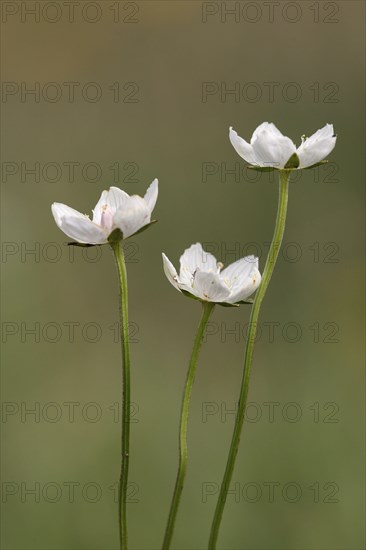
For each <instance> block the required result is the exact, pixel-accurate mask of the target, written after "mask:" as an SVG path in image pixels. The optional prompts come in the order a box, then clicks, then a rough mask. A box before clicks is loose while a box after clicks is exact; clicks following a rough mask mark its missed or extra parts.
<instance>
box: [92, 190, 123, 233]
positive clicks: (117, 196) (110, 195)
mask: <svg viewBox="0 0 366 550" xmlns="http://www.w3.org/2000/svg"><path fill="white" fill-rule="evenodd" d="M129 198H130V197H129V195H128V194H127V193H125V192H124V191H122V189H118V187H110V189H109V191H103V193H102V194H101V197H100V199H99V201H98V202H97V204H96V205H95V208H94V210H93V222H94V223H97V224H99V225H100V224H101V218H102V208H103V206H104V205H107V206H109V207H110V208H111V209H112V211H113V213H114V212H116V210H118V208H120V207H122V206H123V205H124V204H125V202H126V200H127V199H129Z"/></svg>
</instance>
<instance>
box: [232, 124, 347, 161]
mask: <svg viewBox="0 0 366 550" xmlns="http://www.w3.org/2000/svg"><path fill="white" fill-rule="evenodd" d="M229 136H230V141H231V143H232V145H233V147H234V149H235V150H236V152H237V153H238V154H239V155H240V156H241V157H242V158H243V159H244V160H246V161H247V162H249V164H251V165H253V166H260V167H269V168H278V169H283V168H292V169H294V168H299V169H301V168H309V167H311V166H313V165H314V164H317V163H318V162H321V161H322V160H323V159H324V158H325V157H327V156H328V155H329V153H330V152H331V151H333V149H334V147H335V144H336V139H337V137H336V136H335V135H334V130H333V124H326V125H325V126H324V127H323V128H321V129H320V130H318V131H317V132H315V134H313V135H312V136H311V137H310V138H305V137H302V138H301V139H302V143H301V145H300V147H298V148H296V145H295V144H294V142H293V141H292V140H291V139H290V138H288V137H286V136H284V135H282V134H281V132H280V131H279V130H278V128H276V126H275V125H274V124H272V123H271V122H263V123H262V124H261V125H260V126H258V128H257V129H256V130H255V131H254V133H253V135H252V139H251V140H250V143H247V142H246V141H245V140H244V139H243V138H241V137H240V136H238V134H237V133H236V132H235V130H233V128H230V134H229ZM290 159H291V162H289V161H290Z"/></svg>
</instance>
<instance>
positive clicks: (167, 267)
mask: <svg viewBox="0 0 366 550" xmlns="http://www.w3.org/2000/svg"><path fill="white" fill-rule="evenodd" d="M162 256H163V267H164V273H165V275H166V277H167V279H168V281H169V282H170V283H171V284H172V285H173V286H174V287H175V288H176V289H177V290H179V292H180V289H179V285H178V273H177V271H176V269H175V267H174V265H173V264H172V262H171V261H170V260H169V258H168V257H167V256H166V255H165V254H164V252H163V254H162Z"/></svg>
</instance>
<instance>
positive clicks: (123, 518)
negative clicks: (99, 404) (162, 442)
mask: <svg viewBox="0 0 366 550" xmlns="http://www.w3.org/2000/svg"><path fill="white" fill-rule="evenodd" d="M111 247H112V250H113V252H114V256H115V259H116V264H117V271H118V279H119V287H120V316H121V323H120V329H121V348H122V433H121V474H120V479H119V487H118V524H119V541H120V549H121V550H127V547H128V533H127V484H128V467H129V458H130V456H129V455H130V410H131V403H130V344H129V341H128V337H129V334H128V293H127V271H126V263H125V257H124V252H123V246H122V243H121V241H116V242H111Z"/></svg>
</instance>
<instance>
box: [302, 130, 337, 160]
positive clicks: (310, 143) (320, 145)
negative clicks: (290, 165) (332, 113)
mask: <svg viewBox="0 0 366 550" xmlns="http://www.w3.org/2000/svg"><path fill="white" fill-rule="evenodd" d="M336 140H337V137H336V136H335V135H334V130H333V124H326V125H325V126H324V127H323V128H321V129H320V130H318V131H317V132H315V134H313V135H312V136H310V137H309V138H308V139H305V140H304V141H303V143H302V144H301V145H300V147H299V148H298V149H297V155H298V157H299V159H300V166H299V168H306V167H307V166H312V165H313V164H316V163H317V162H320V161H321V160H324V159H325V157H327V156H328V155H329V153H331V151H333V149H334V147H335V144H336Z"/></svg>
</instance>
